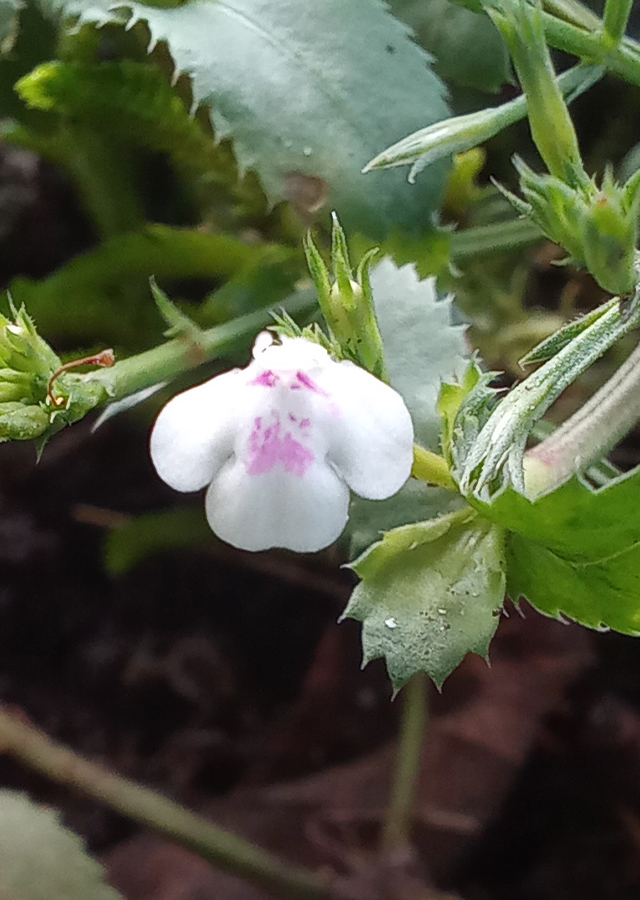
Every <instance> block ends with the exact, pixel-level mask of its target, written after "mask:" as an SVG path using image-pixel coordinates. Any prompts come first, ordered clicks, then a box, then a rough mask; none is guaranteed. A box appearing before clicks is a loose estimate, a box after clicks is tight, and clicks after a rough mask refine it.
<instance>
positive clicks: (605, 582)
mask: <svg viewBox="0 0 640 900" xmlns="http://www.w3.org/2000/svg"><path fill="white" fill-rule="evenodd" d="M639 507H640V469H635V470H634V471H633V472H631V473H629V474H628V475H624V476H622V477H621V478H618V479H616V480H615V481H614V482H613V483H610V484H609V485H607V486H606V487H604V488H601V489H600V490H598V491H593V490H591V489H590V488H589V487H588V486H587V485H586V484H584V483H583V482H582V481H580V480H579V479H578V478H574V479H572V480H571V481H570V482H568V483H567V484H565V485H563V486H562V487H561V488H559V489H558V490H556V491H554V492H553V493H551V494H548V495H547V496H545V497H540V498H539V499H537V500H535V501H533V502H532V501H530V500H527V499H526V498H525V497H523V496H522V495H520V494H517V493H516V492H515V491H513V490H508V491H506V492H505V493H504V494H502V495H501V496H500V497H498V498H496V499H495V500H494V501H493V502H492V503H491V504H481V505H478V508H479V509H481V511H482V513H483V515H486V516H487V517H488V518H490V519H491V520H492V521H494V522H496V523H498V524H499V525H500V526H501V527H503V528H506V529H508V530H509V534H508V536H507V539H506V547H507V591H508V593H509V594H510V596H511V597H512V598H513V599H514V600H517V599H518V598H519V597H526V599H527V600H529V602H530V603H532V604H533V605H534V606H535V607H536V609H538V610H540V612H543V613H546V614H547V615H550V616H554V617H555V618H562V617H564V616H568V617H570V618H572V619H575V620H576V621H577V622H580V623H581V624H582V625H587V626H589V627H590V628H604V627H608V628H613V629H615V630H616V631H621V632H624V633H625V634H640V536H639V534H638V508H639Z"/></svg>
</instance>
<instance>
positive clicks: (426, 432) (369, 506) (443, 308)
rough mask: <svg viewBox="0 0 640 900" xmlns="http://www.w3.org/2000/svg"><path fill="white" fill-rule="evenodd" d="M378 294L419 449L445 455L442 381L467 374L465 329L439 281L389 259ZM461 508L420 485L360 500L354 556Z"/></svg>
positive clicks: (379, 271)
mask: <svg viewBox="0 0 640 900" xmlns="http://www.w3.org/2000/svg"><path fill="white" fill-rule="evenodd" d="M371 288H372V292H373V302H374V306H375V312H376V317H377V319H378V324H379V327H380V334H381V335H382V342H383V346H384V354H385V364H386V368H387V373H388V375H389V380H390V383H391V385H392V387H394V388H395V389H396V390H397V391H398V392H399V393H400V394H401V395H402V397H403V398H404V401H405V403H406V404H407V407H408V408H409V412H410V413H411V416H412V419H413V424H414V427H415V432H416V440H417V442H418V443H420V444H422V445H423V446H425V447H427V448H429V449H431V450H438V449H439V445H440V427H441V426H440V418H439V415H438V411H437V408H436V406H437V400H438V393H439V390H440V385H441V382H442V381H444V380H446V381H451V380H453V379H454V378H455V377H456V375H458V374H461V373H462V372H463V371H464V369H465V366H466V359H465V357H466V345H465V337H464V335H465V327H464V326H461V325H454V324H453V322H452V316H453V308H452V303H451V298H450V297H448V298H444V299H438V296H437V294H436V290H435V281H434V279H429V280H421V279H420V278H419V277H418V275H417V273H416V270H415V267H414V266H409V265H407V266H403V267H402V268H398V267H397V266H396V265H395V263H394V262H393V261H392V260H390V259H383V260H382V261H381V262H379V263H378V264H377V265H375V266H374V267H373V269H372V270H371ZM459 502H460V500H459V498H458V497H457V495H455V494H451V493H450V492H448V491H443V490H437V489H435V488H434V489H431V488H429V489H427V488H426V487H425V485H424V484H422V483H417V482H414V481H410V482H409V483H408V484H406V485H405V486H404V487H403V488H402V490H401V491H400V492H399V493H398V494H396V496H395V497H391V498H390V499H389V500H375V501H374V500H362V499H360V498H354V500H353V502H352V505H351V516H350V533H351V540H352V548H353V549H354V550H355V551H356V552H358V551H360V550H362V549H363V548H364V547H366V546H368V545H369V544H371V543H372V541H375V540H377V539H378V537H379V535H380V532H381V531H383V530H384V531H387V530H389V529H390V528H394V527H396V526H397V525H405V524H407V523H408V522H412V521H413V522H415V521H421V520H422V519H425V518H427V517H428V516H435V515H439V514H440V513H442V512H449V511H450V510H451V509H452V508H455V506H456V505H457V504H458V503H459Z"/></svg>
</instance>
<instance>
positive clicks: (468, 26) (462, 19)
mask: <svg viewBox="0 0 640 900" xmlns="http://www.w3.org/2000/svg"><path fill="white" fill-rule="evenodd" d="M391 8H392V10H393V12H394V13H395V14H396V15H397V16H398V17H399V18H400V19H402V20H403V21H404V22H406V23H407V25H409V26H410V27H411V28H413V29H414V30H415V32H416V36H417V38H418V40H419V41H420V43H421V45H422V46H423V47H424V48H425V50H429V51H430V52H431V53H433V55H434V56H435V63H434V65H435V68H436V71H437V72H438V74H439V75H440V76H441V77H442V78H444V79H445V81H452V82H453V83H454V84H458V85H460V86H461V87H470V88H474V89H475V90H477V91H487V92H488V93H495V92H496V91H499V90H500V88H501V87H502V85H503V84H506V83H512V82H513V76H512V74H511V64H510V62H509V52H508V50H507V47H506V45H505V43H504V41H503V39H502V37H501V35H500V34H499V32H498V30H497V29H496V28H495V27H494V25H493V23H492V22H491V21H490V20H489V19H488V18H487V17H486V16H482V15H480V14H478V13H476V12H472V11H471V10H470V9H466V8H465V7H464V6H459V5H458V4H457V3H452V2H450V0H427V2H425V0H391Z"/></svg>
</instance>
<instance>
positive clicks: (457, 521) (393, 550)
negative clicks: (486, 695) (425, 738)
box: [344, 508, 505, 690]
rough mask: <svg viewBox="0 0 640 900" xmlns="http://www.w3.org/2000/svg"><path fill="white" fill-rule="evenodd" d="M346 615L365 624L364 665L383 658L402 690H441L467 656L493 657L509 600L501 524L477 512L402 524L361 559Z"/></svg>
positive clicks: (455, 513)
mask: <svg viewBox="0 0 640 900" xmlns="http://www.w3.org/2000/svg"><path fill="white" fill-rule="evenodd" d="M353 569H354V570H355V571H356V573H357V574H358V575H359V576H360V578H361V579H362V581H361V582H360V584H359V585H358V586H357V587H356V588H355V590H354V592H353V594H352V596H351V599H350V601H349V604H348V606H347V608H346V610H345V612H344V616H345V617H348V618H351V619H357V620H358V621H360V622H362V626H363V627H362V646H363V654H364V660H365V662H369V661H370V660H372V659H376V658H378V657H384V659H385V661H386V664H387V669H388V671H389V677H390V678H391V681H392V683H393V686H394V688H395V689H396V690H397V689H399V688H400V687H402V685H403V684H405V683H406V682H407V681H408V680H409V678H411V676H412V675H414V674H415V673H416V672H427V673H428V674H429V675H430V677H431V678H432V679H433V681H434V682H435V683H436V685H437V686H438V687H440V686H441V685H442V684H443V682H444V680H445V679H446V678H447V677H448V675H449V674H450V673H451V672H452V671H453V670H454V669H455V668H456V666H458V665H459V664H460V663H461V662H462V660H463V659H464V657H465V656H466V655H467V653H478V654H479V655H480V656H483V657H487V655H488V652H489V644H490V642H491V639H492V637H493V635H494V633H495V630H496V628H497V625H498V614H499V610H500V609H501V607H502V602H503V599H504V586H505V574H504V537H503V532H502V529H500V528H497V527H495V526H494V525H492V524H491V523H489V522H488V521H487V520H486V519H483V518H481V517H480V516H477V515H476V514H475V513H474V512H473V511H472V510H469V509H468V508H466V509H461V510H458V511H457V512H454V513H451V514H449V515H447V516H443V517H441V518H439V519H432V520H430V521H428V522H419V523H417V524H414V525H406V526H404V527H402V528H397V529H395V530H394V531H390V532H388V533H387V534H385V535H384V538H383V539H382V541H380V542H379V543H377V544H374V545H373V546H372V547H371V548H370V549H369V550H368V551H367V552H366V553H364V554H363V555H362V556H361V557H360V558H359V559H358V560H356V562H355V563H353Z"/></svg>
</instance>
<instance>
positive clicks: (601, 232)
mask: <svg viewBox="0 0 640 900" xmlns="http://www.w3.org/2000/svg"><path fill="white" fill-rule="evenodd" d="M488 12H489V15H490V16H491V18H492V19H493V21H494V23H495V24H496V26H497V27H498V28H499V30H500V32H501V33H502V35H503V37H504V39H505V41H506V43H507V45H508V47H509V50H510V52H511V56H512V58H513V62H514V65H515V68H516V71H517V73H518V77H519V79H520V83H521V85H522V88H523V90H524V92H525V94H526V98H527V110H528V115H529V123H530V126H531V134H532V136H533V139H534V141H535V143H536V146H537V148H538V150H539V152H540V155H541V156H542V158H543V160H544V161H545V163H546V165H547V167H548V170H549V174H537V173H536V172H534V171H533V170H532V169H530V168H529V166H527V165H526V164H525V163H524V162H523V161H522V160H520V159H517V158H516V160H515V165H516V168H517V170H518V174H519V175H520V188H521V190H522V194H523V195H524V201H523V200H521V199H519V198H518V197H515V196H514V195H513V194H511V193H510V192H509V191H506V190H504V189H502V190H503V193H504V195H505V196H506V197H507V198H508V199H509V200H510V202H511V203H512V204H513V205H514V206H515V208H516V209H517V210H518V212H520V213H522V214H523V215H526V216H528V217H530V218H532V219H533V220H534V221H535V222H536V223H537V224H538V225H539V226H540V227H541V228H542V230H543V231H544V232H545V234H546V235H547V236H548V237H549V238H551V240H553V241H555V242H556V243H558V244H560V245H561V246H563V247H564V248H566V250H567V251H568V253H569V255H570V258H571V261H573V262H575V263H577V264H579V265H585V266H586V267H587V269H588V270H589V271H590V272H591V274H592V275H593V277H594V278H595V279H596V281H597V282H598V283H599V284H600V285H601V287H603V288H604V289H605V290H607V291H609V292H610V293H612V294H622V295H625V294H630V293H632V292H633V291H634V290H635V287H636V283H637V274H636V242H637V239H638V211H639V208H640V172H637V173H634V175H632V176H631V178H630V179H629V180H628V181H627V183H626V184H624V185H619V184H617V183H616V181H615V179H614V177H613V174H612V172H611V171H610V170H607V171H606V172H605V175H604V178H603V180H602V183H601V185H600V186H598V184H597V183H596V181H595V180H594V179H593V178H590V177H589V176H588V174H587V173H586V171H585V169H584V166H583V164H582V159H581V156H580V151H579V147H578V141H577V137H576V134H575V129H574V127H573V123H572V121H571V117H570V116H569V111H568V109H567V106H566V103H565V101H564V98H563V96H562V92H561V90H560V88H559V87H558V83H557V80H556V78H555V73H554V70H553V66H552V63H551V58H550V55H549V50H548V47H547V44H546V40H545V36H544V30H543V26H542V18H541V16H542V13H541V10H540V8H539V7H537V6H534V5H532V4H530V3H528V2H525V0H518V2H509V3H508V4H507V3H505V4H503V5H501V4H500V3H498V4H497V5H496V6H495V7H492V8H490V9H488Z"/></svg>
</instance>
